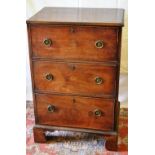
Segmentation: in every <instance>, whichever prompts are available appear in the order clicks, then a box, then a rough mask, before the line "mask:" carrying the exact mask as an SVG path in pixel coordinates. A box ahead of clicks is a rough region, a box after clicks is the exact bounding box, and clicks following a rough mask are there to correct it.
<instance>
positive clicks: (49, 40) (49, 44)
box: [43, 38, 52, 46]
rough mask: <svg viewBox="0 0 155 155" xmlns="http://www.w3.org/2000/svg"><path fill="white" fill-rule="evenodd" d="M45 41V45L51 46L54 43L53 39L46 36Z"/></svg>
mask: <svg viewBox="0 0 155 155" xmlns="http://www.w3.org/2000/svg"><path fill="white" fill-rule="evenodd" d="M43 43H44V45H45V46H51V45H52V40H51V39H48V38H46V39H45V40H44V41H43Z"/></svg>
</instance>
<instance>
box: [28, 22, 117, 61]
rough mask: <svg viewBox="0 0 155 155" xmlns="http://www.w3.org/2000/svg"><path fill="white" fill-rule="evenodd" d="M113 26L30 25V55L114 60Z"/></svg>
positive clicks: (115, 36)
mask: <svg viewBox="0 0 155 155" xmlns="http://www.w3.org/2000/svg"><path fill="white" fill-rule="evenodd" d="M117 30H118V29H117V28H115V27H92V26H54V25H32V26H31V45H32V57H33V58H52V59H67V60H88V61H89V60H90V61H93V60H94V61H106V60H111V61H114V60H117V58H118V52H117Z"/></svg>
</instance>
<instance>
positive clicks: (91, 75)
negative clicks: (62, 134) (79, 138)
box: [27, 7, 124, 150]
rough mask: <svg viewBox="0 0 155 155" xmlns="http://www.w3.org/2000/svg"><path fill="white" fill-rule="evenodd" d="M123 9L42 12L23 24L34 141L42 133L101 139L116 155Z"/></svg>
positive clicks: (41, 138) (41, 139)
mask: <svg viewBox="0 0 155 155" xmlns="http://www.w3.org/2000/svg"><path fill="white" fill-rule="evenodd" d="M123 16H124V11H123V10H122V9H93V8H92V9H89V8H87V9H86V8H48V7H46V8H43V9H42V10H41V11H39V12H38V13H37V14H36V15H34V16H33V17H31V18H30V19H29V20H27V28H28V40H29V55H30V66H31V77H32V90H33V101H34V112H35V126H34V128H33V131H34V140H35V142H40V143H43V142H47V141H48V138H47V136H46V134H45V133H46V131H54V130H71V131H81V132H89V133H98V134H102V135H103V137H104V138H105V140H106V148H107V149H109V150H117V139H118V117H119V102H118V90H119V71H120V48H121V32H122V27H123Z"/></svg>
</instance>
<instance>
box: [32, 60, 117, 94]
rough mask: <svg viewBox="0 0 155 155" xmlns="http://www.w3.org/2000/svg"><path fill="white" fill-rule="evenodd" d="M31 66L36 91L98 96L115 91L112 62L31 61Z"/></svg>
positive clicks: (114, 70)
mask: <svg viewBox="0 0 155 155" xmlns="http://www.w3.org/2000/svg"><path fill="white" fill-rule="evenodd" d="M33 70H34V71H33V72H34V86H35V90H37V91H46V92H56V93H68V94H80V95H86V96H98V97H102V96H105V95H114V94H115V84H116V67H115V66H104V65H103V64H84V63H65V62H50V61H34V62H33Z"/></svg>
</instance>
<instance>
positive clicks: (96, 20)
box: [27, 7, 124, 26]
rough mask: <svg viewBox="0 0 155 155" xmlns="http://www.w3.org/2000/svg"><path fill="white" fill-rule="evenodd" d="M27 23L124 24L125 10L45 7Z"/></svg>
mask: <svg viewBox="0 0 155 155" xmlns="http://www.w3.org/2000/svg"><path fill="white" fill-rule="evenodd" d="M27 23H38V24H39V23H40V24H79V25H105V26H106V25H107V26H123V25H124V10H123V9H116V8H60V7H59V8H58V7H45V8H43V9H42V10H40V11H39V12H38V13H36V14H35V15H34V16H32V17H31V18H30V19H28V20H27Z"/></svg>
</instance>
